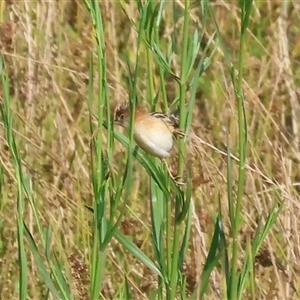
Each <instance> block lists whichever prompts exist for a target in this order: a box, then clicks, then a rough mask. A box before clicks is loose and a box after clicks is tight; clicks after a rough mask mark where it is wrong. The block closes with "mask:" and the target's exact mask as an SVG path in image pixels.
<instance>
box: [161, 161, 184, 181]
mask: <svg viewBox="0 0 300 300" xmlns="http://www.w3.org/2000/svg"><path fill="white" fill-rule="evenodd" d="M161 161H162V163H163V164H164V165H165V166H166V168H167V171H168V173H169V175H170V177H171V178H172V179H173V180H174V182H175V183H176V184H178V185H184V182H179V181H178V180H179V179H180V178H181V177H180V176H173V174H172V172H171V170H170V168H169V166H168V163H167V161H166V159H165V158H162V159H161Z"/></svg>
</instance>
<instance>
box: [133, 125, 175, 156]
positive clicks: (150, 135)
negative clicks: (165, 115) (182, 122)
mask: <svg viewBox="0 0 300 300" xmlns="http://www.w3.org/2000/svg"><path fill="white" fill-rule="evenodd" d="M147 121H148V120H146V121H140V122H138V124H135V126H134V139H135V141H136V143H137V144H138V146H139V147H141V148H142V149H143V150H144V151H145V152H147V153H148V154H151V155H153V156H157V157H159V158H164V157H167V156H169V155H170V152H171V150H172V148H173V145H174V141H173V134H172V132H171V131H170V129H169V128H168V126H167V125H166V124H165V123H163V121H161V120H159V122H157V123H152V124H151V123H150V122H147Z"/></svg>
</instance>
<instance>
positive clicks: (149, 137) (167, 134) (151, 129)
mask: <svg viewBox="0 0 300 300" xmlns="http://www.w3.org/2000/svg"><path fill="white" fill-rule="evenodd" d="M130 116H131V114H130V105H129V102H123V103H121V104H119V105H118V106H117V107H116V108H115V111H114V124H116V125H119V126H122V127H124V128H129V124H130ZM178 121H179V120H178V118H177V116H176V113H173V114H171V115H169V116H168V115H166V114H164V113H161V112H148V111H147V110H146V109H144V108H143V107H140V106H137V107H136V109H135V112H134V122H133V139H134V140H135V142H136V144H137V145H138V146H139V147H140V148H141V149H143V150H144V151H145V152H146V153H148V154H150V155H152V156H155V157H158V158H159V159H160V160H161V161H162V163H163V164H164V165H165V166H166V168H167V171H168V173H169V175H170V177H171V178H172V179H173V180H174V181H175V182H176V183H179V182H178V181H177V180H176V177H174V176H173V175H172V173H171V171H170V169H169V166H168V164H167V161H166V158H167V157H169V156H170V154H171V151H172V149H173V147H174V139H175V138H183V137H184V136H185V134H184V132H183V131H182V130H181V129H180V128H179V122H178Z"/></svg>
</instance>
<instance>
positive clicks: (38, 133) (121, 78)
mask: <svg viewBox="0 0 300 300" xmlns="http://www.w3.org/2000/svg"><path fill="white" fill-rule="evenodd" d="M177 2H178V5H179V6H180V5H181V4H180V1H177ZM125 7H126V10H127V14H128V15H129V16H130V17H131V18H132V19H136V18H137V14H138V12H137V10H136V7H135V5H134V3H133V2H128V3H126V4H125ZM101 9H102V14H103V18H104V24H105V29H106V32H105V34H106V36H105V41H106V47H107V64H108V67H107V69H108V84H109V88H110V95H109V98H110V101H111V105H112V106H115V105H116V103H119V102H120V101H123V100H124V98H126V94H127V92H126V89H127V88H126V83H125V81H126V80H125V79H126V76H128V73H127V70H126V64H125V63H124V60H123V59H122V57H123V56H122V55H123V54H124V53H127V54H128V56H129V58H130V59H133V55H134V53H135V52H136V49H135V47H136V46H135V45H136V39H137V33H136V32H135V31H134V29H133V27H132V26H131V24H130V21H129V20H128V18H127V16H126V15H125V14H124V12H123V11H122V9H121V7H120V5H119V4H118V3H117V2H103V3H101ZM213 9H214V11H215V15H216V20H217V22H218V24H219V26H220V29H221V34H222V35H223V38H224V41H225V43H226V45H227V46H228V48H229V51H230V53H231V55H232V58H233V61H234V59H235V57H236V51H237V49H238V41H239V40H238V36H237V30H236V28H237V25H238V24H239V23H240V21H239V19H238V8H237V7H236V5H235V3H234V2H231V3H227V2H226V1H225V2H223V1H217V2H215V3H214V6H213ZM298 11H299V3H297V2H288V1H286V2H281V1H258V2H255V7H254V9H253V11H252V17H251V25H250V28H249V35H248V40H247V51H246V58H245V66H246V71H245V74H244V82H243V86H244V92H245V98H246V114H247V120H248V138H249V147H248V159H247V178H246V186H245V197H244V201H243V227H242V229H241V232H240V239H241V243H240V246H241V249H240V250H241V252H242V251H244V250H245V247H246V246H245V245H246V241H247V239H249V238H251V236H252V234H253V231H252V229H253V228H255V226H256V224H257V220H258V218H259V217H263V218H264V217H265V216H266V215H267V214H268V211H269V210H270V208H271V206H272V205H273V204H274V202H278V203H280V202H281V201H284V208H283V210H282V212H281V214H280V216H279V218H278V220H277V222H276V226H274V227H273V229H272V230H271V232H270V234H269V235H268V236H267V238H266V240H265V244H264V246H263V249H262V250H261V252H260V254H259V255H258V256H257V258H256V262H257V263H256V269H255V280H256V285H257V287H258V289H257V290H258V291H259V293H258V294H257V299H299V297H300V284H299V282H300V263H299V262H300V252H299V249H300V235H299V232H300V222H299V220H300V218H299V216H300V204H299V203H300V201H299V200H300V196H299V179H300V175H299V174H300V173H299V172H300V167H299V166H300V164H299V162H300V152H299V131H300V129H299V126H300V121H299V113H300V109H299V84H300V81H299V70H298V69H299V68H298V67H299V57H300V54H299V53H300V52H299V34H300V33H299V28H298V24H299V13H298ZM191 19H192V22H194V24H195V26H196V25H197V26H201V25H200V24H201V20H199V14H198V13H197V10H196V9H195V10H194V11H193V13H192V16H191ZM168 21H169V20H168V15H166V24H168V26H166V27H165V28H162V29H161V31H162V32H161V36H162V38H163V39H168V38H170V35H171V33H172V31H173V30H175V29H176V28H174V27H172V26H170V24H171V23H168ZM213 30H214V29H213V26H212V27H211V28H207V32H206V38H207V39H208V38H209V37H210V35H211V34H212V32H213ZM93 43H94V42H93V29H92V24H91V22H90V18H89V15H88V13H87V12H86V10H85V7H84V6H83V4H81V1H59V2H57V1H42V2H37V1H27V0H24V1H22V2H19V1H1V3H0V51H1V53H2V54H3V55H4V57H5V60H6V63H7V66H8V69H7V72H8V74H9V79H10V84H11V86H10V93H11V95H12V97H13V104H12V105H13V107H12V109H13V111H14V114H15V115H14V129H15V134H16V139H17V146H18V148H19V150H20V154H21V157H22V160H23V163H24V168H25V172H26V173H27V174H30V176H31V177H32V179H33V181H32V182H33V191H34V199H35V202H36V206H37V208H38V211H39V213H40V218H41V220H43V223H44V224H45V225H46V224H51V226H52V228H53V232H54V235H53V236H54V239H53V245H52V249H53V250H54V251H55V252H56V253H57V255H58V256H59V258H60V259H61V260H62V261H64V262H65V265H66V268H67V271H66V272H69V273H68V274H69V278H72V274H73V272H72V266H73V265H74V261H75V260H76V261H85V262H88V261H89V257H88V255H87V253H88V251H87V249H88V244H89V239H90V237H89V223H88V222H89V219H90V216H89V213H88V212H87V211H86V210H85V208H84V205H85V204H87V205H89V204H91V201H92V189H91V181H90V178H89V173H90V170H89V166H90V152H89V141H90V135H89V129H88V108H87V93H88V88H87V79H88V67H89V58H90V53H91V51H92V49H93ZM204 43H205V41H204ZM204 46H205V45H202V47H204ZM173 68H174V72H175V73H176V72H177V71H178V68H179V66H178V65H177V64H176V59H175V60H174V66H173ZM155 71H156V70H154V72H155ZM155 84H157V82H155ZM166 84H167V93H168V97H169V99H170V101H172V100H173V99H174V96H175V94H176V93H177V92H178V91H177V86H176V85H175V82H174V80H173V79H172V78H170V79H169V80H168V81H167V82H166ZM146 85H147V80H146V74H144V73H142V72H141V74H139V80H138V93H139V94H138V97H139V102H140V103H144V104H146V103H147V95H146V92H145V91H146V89H145V86H146ZM96 88H97V87H96ZM0 90H1V87H0ZM159 108H160V107H159V106H158V107H157V109H159ZM161 108H162V107H161ZM236 109H237V108H236V100H235V96H234V91H233V90H232V85H231V82H230V78H229V74H228V71H227V67H226V66H225V62H224V59H223V56H222V51H221V50H219V51H217V52H216V54H215V55H214V58H213V62H212V64H211V65H210V67H209V69H208V70H207V71H206V73H205V76H203V77H202V78H201V79H200V89H199V92H198V94H197V101H196V107H195V111H194V118H193V132H194V135H192V136H191V137H190V141H189V147H188V151H189V153H188V159H187V160H186V164H187V165H191V166H192V169H191V170H192V176H193V199H194V202H195V209H194V230H193V242H192V246H191V247H190V250H189V257H187V261H186V266H185V272H186V274H187V275H188V285H187V286H188V289H190V292H193V290H194V289H195V285H196V283H197V281H198V279H199V278H198V275H197V274H198V273H199V270H201V267H202V264H203V263H204V261H205V255H206V254H207V251H208V247H209V243H210V240H211V234H212V231H213V218H214V216H215V215H216V211H217V208H218V200H219V198H221V203H222V206H223V207H222V209H223V212H224V215H225V216H226V215H227V214H226V212H227V210H228V208H227V186H226V131H225V128H226V127H227V126H228V127H227V128H228V131H229V133H230V140H231V147H232V153H233V154H236V153H237V152H236V150H237V144H238V143H237V129H236V124H237V122H236V116H237V114H236ZM2 130H3V129H1V132H2ZM1 136H2V137H1V140H0V141H1V143H0V146H1V152H0V159H1V165H2V168H3V172H4V176H3V185H2V189H1V202H0V220H1V221H0V294H1V298H2V299H17V293H16V283H17V282H18V267H17V264H16V261H17V242H16V226H15V219H14V218H15V207H16V185H15V178H14V172H13V168H12V165H11V157H10V153H9V152H8V150H7V143H6V141H5V139H4V138H3V136H4V135H3V134H2V135H1ZM199 138H200V139H201V140H199ZM125 151H126V150H125V149H124V148H122V147H121V146H120V145H119V144H117V143H116V145H115V154H114V159H115V162H116V164H115V165H114V166H112V171H113V172H116V171H117V168H118V166H119V165H118V161H119V160H122V157H124V152H125ZM222 151H225V152H222ZM173 159H174V160H175V159H176V158H175V157H174V158H173ZM134 170H135V175H134V178H135V182H134V187H135V190H134V191H133V192H132V195H131V196H130V201H129V203H128V209H127V212H126V216H125V217H124V220H123V222H122V225H121V230H122V231H123V232H124V233H125V234H128V235H130V236H132V237H133V239H134V242H135V243H136V244H137V245H138V246H139V247H140V248H142V249H143V250H144V251H145V252H147V253H149V251H150V250H149V238H150V237H149V226H150V222H149V217H150V216H149V209H148V208H147V206H146V205H145V199H143V195H145V193H146V192H147V191H148V187H147V183H148V180H147V177H146V173H145V172H144V171H143V170H141V169H140V168H135V169H134ZM234 170H235V171H236V172H237V170H236V169H234ZM236 176H237V173H234V177H235V178H236ZM26 209H27V210H26V214H27V222H28V224H29V227H30V229H31V231H32V232H34V231H35V227H34V222H33V217H32V211H31V209H30V208H29V206H28V207H27V208H26ZM225 224H227V225H228V220H226V218H225ZM74 249H79V251H80V255H79V256H78V254H76V256H75V254H73V253H77V251H75V250H74ZM80 256H81V258H79V257H80ZM108 256H109V262H108V266H107V274H108V275H107V278H106V280H105V284H104V287H103V295H104V298H105V299H113V297H114V296H115V295H116V294H118V289H119V288H120V284H121V282H122V278H124V274H126V275H127V278H128V280H129V282H130V284H131V287H132V290H133V293H134V295H135V297H136V299H138V298H140V299H146V296H145V295H146V293H147V292H149V290H151V287H152V286H155V285H156V282H155V277H154V276H153V274H151V272H150V271H149V270H148V269H147V268H146V267H144V266H142V265H140V263H138V262H137V261H136V260H135V259H134V258H132V257H131V256H130V255H128V253H127V252H126V251H124V250H123V248H122V247H121V246H120V245H118V244H117V243H116V242H115V241H113V242H112V243H111V245H110V248H109V251H108ZM70 257H71V258H72V259H71V258H70ZM69 258H70V260H71V261H70V260H69ZM30 262H31V265H30V285H29V295H30V299H41V295H43V294H44V293H45V288H44V287H43V285H42V283H41V282H40V280H39V278H38V276H37V273H36V269H35V265H34V262H33V258H30ZM67 266H69V268H68V267H67ZM83 266H85V264H83ZM84 268H85V267H83V269H84ZM73 269H74V268H73ZM73 275H74V274H73ZM84 276H85V275H84ZM222 278H223V277H222V273H221V270H218V269H215V270H214V272H213V274H212V278H211V286H212V289H211V291H210V296H209V298H207V299H219V298H220V297H221V298H223V295H221V296H220V295H219V293H220V292H221V287H222V284H223V283H222V280H223V279H222ZM85 280H86V279H85ZM73 282H74V286H76V285H77V287H78V285H79V286H80V285H81V288H82V291H78V293H77V295H81V294H80V292H82V293H83V294H82V295H83V296H78V297H79V298H78V299H86V298H84V297H85V296H84V293H85V284H86V282H85V283H84V284H83V283H82V282H80V281H76V276H73ZM75 294H76V293H75ZM246 298H247V297H246ZM246 298H245V299H246Z"/></svg>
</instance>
